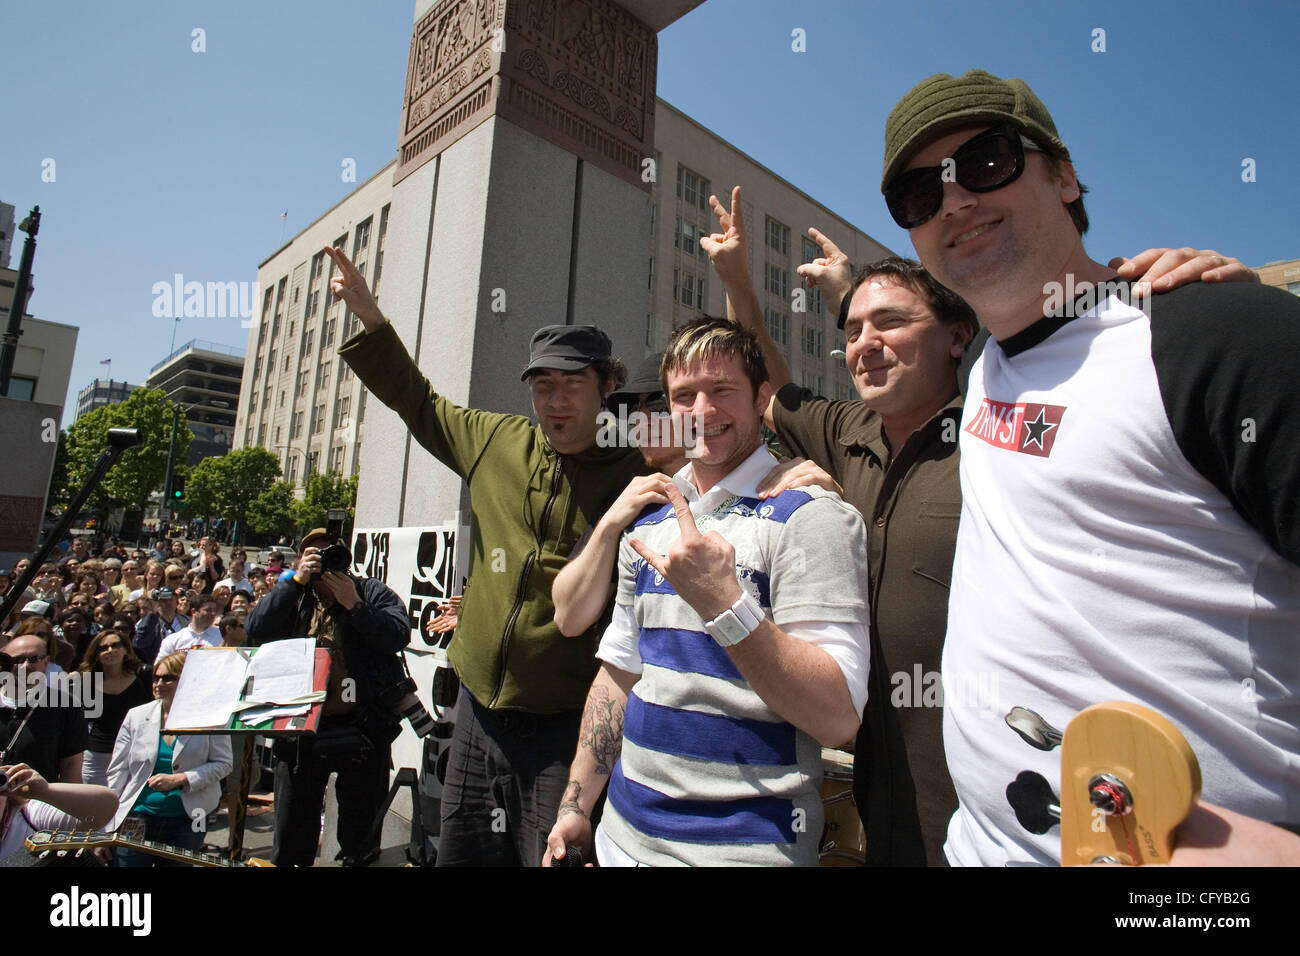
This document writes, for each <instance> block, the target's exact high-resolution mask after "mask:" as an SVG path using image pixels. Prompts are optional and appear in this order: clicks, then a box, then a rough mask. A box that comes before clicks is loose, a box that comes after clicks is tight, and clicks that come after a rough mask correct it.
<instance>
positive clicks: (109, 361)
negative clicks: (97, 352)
mask: <svg viewBox="0 0 1300 956" xmlns="http://www.w3.org/2000/svg"><path fill="white" fill-rule="evenodd" d="M99 364H100V365H112V364H113V360H112V359H100V360H99Z"/></svg>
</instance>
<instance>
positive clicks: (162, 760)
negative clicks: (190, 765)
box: [131, 734, 185, 817]
mask: <svg viewBox="0 0 1300 956" xmlns="http://www.w3.org/2000/svg"><path fill="white" fill-rule="evenodd" d="M173 750H175V747H174V746H173V745H172V744H169V743H168V742H167V738H166V737H165V736H164V735H162V734H159V735H158V759H157V760H155V761H154V765H153V772H154V773H172V751H173ZM131 812H132V813H140V814H143V815H144V816H147V817H183V816H185V804H183V803H182V802H181V791H180V788H179V787H177V788H176V789H175V790H168V791H167V792H166V793H162V792H161V791H158V790H155V789H154V788H153V787H145V788H144V791H143V792H142V793H141V794H140V799H138V800H137V801H136V802H135V806H134V807H132V808H131Z"/></svg>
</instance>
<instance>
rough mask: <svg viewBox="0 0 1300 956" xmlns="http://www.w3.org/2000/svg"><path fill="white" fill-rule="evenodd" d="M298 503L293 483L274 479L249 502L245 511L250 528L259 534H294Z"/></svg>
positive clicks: (288, 535) (289, 535)
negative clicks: (295, 498)
mask: <svg viewBox="0 0 1300 956" xmlns="http://www.w3.org/2000/svg"><path fill="white" fill-rule="evenodd" d="M297 504H298V502H297V501H295V500H294V497H293V485H291V484H289V483H288V482H287V481H273V482H272V483H271V484H270V486H269V487H267V488H264V489H263V490H262V492H261V493H260V494H258V495H256V496H255V497H254V498H253V499H252V500H251V501H250V502H249V503H248V508H247V510H246V511H245V520H246V521H247V524H248V529H249V530H250V531H256V532H257V533H259V534H269V535H285V536H286V537H291V536H293V534H294V532H295V528H296V525H297V518H296V517H295V515H294V510H295V506H296V505H297Z"/></svg>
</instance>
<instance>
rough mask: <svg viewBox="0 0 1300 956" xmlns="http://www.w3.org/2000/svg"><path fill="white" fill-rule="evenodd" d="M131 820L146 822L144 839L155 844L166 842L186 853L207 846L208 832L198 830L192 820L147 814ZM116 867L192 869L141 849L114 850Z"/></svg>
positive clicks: (136, 816) (186, 864) (138, 815)
mask: <svg viewBox="0 0 1300 956" xmlns="http://www.w3.org/2000/svg"><path fill="white" fill-rule="evenodd" d="M131 819H133V820H143V821H144V838H145V839H146V840H149V841H151V842H154V843H166V844H168V845H169V846H175V847H180V848H181V849H183V850H197V849H198V848H199V847H201V846H203V837H204V835H205V833H206V831H205V830H204V829H202V828H200V829H198V830H195V829H194V821H193V820H191V819H190V818H189V817H186V816H180V817H155V816H151V815H149V814H147V813H140V814H132V817H131ZM113 865H114V866H124V867H154V866H190V865H191V864H189V863H181V862H179V861H177V860H167V859H164V858H163V857H161V856H153V855H152V854H149V853H145V852H143V851H141V850H127V849H124V848H122V847H118V848H116V849H115V850H113Z"/></svg>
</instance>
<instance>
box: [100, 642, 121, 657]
mask: <svg viewBox="0 0 1300 956" xmlns="http://www.w3.org/2000/svg"><path fill="white" fill-rule="evenodd" d="M121 649H122V642H121V641H118V642H117V643H114V644H100V645H99V653H101V654H107V653H108V652H109V651H120V650H121Z"/></svg>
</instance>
